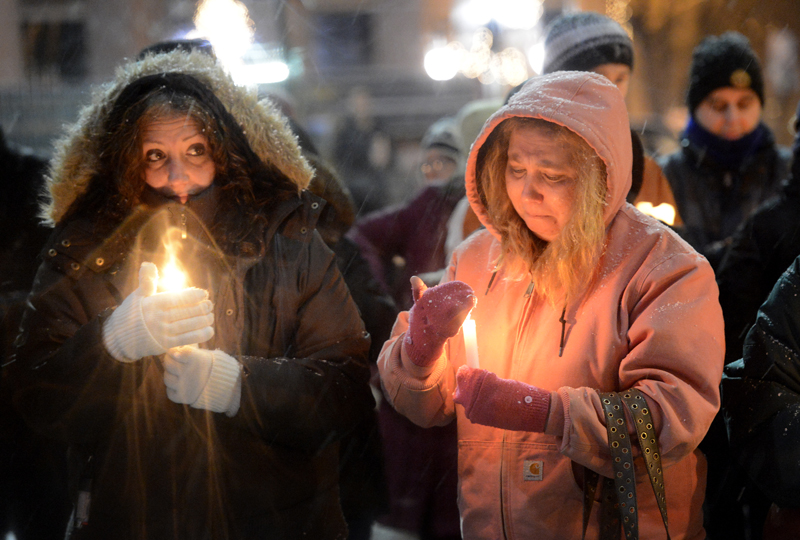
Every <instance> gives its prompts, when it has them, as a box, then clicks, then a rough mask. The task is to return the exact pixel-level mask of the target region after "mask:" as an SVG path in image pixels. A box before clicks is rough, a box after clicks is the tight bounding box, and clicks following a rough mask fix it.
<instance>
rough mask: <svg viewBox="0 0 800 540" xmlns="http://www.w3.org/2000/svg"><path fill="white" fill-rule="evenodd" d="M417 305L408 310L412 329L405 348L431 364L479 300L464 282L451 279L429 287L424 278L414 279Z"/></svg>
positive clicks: (414, 357) (426, 364) (408, 353)
mask: <svg viewBox="0 0 800 540" xmlns="http://www.w3.org/2000/svg"><path fill="white" fill-rule="evenodd" d="M411 284H412V288H413V291H414V305H413V306H412V307H411V310H410V311H409V312H408V331H407V332H406V336H405V339H404V340H403V348H404V350H405V354H406V356H407V357H408V359H409V360H411V361H412V362H414V364H416V365H418V366H420V367H429V366H431V365H433V363H434V362H435V361H436V359H438V358H439V357H440V356H441V355H442V351H443V350H444V342H445V341H447V339H448V338H450V337H453V336H454V335H456V334H457V333H458V329H459V328H461V325H462V324H463V323H464V319H466V318H467V315H468V314H469V312H470V310H471V309H472V308H473V307H474V306H475V302H477V299H476V298H475V293H473V292H472V288H471V287H470V286H469V285H467V284H466V283H464V282H462V281H448V282H447V283H442V284H441V285H437V286H435V287H431V288H430V289H427V287H426V286H425V284H424V283H422V280H421V279H419V278H417V277H416V276H414V277H413V278H411Z"/></svg>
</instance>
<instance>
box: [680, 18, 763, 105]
mask: <svg viewBox="0 0 800 540" xmlns="http://www.w3.org/2000/svg"><path fill="white" fill-rule="evenodd" d="M726 86H731V87H733V88H750V89H751V90H753V92H755V93H756V95H758V99H759V100H760V101H761V104H762V105H763V104H764V79H763V78H762V75H761V64H760V63H759V61H758V57H757V56H756V54H755V52H753V49H751V48H750V42H749V41H748V40H747V38H746V37H744V36H743V35H742V34H740V33H738V32H725V33H724V34H722V35H721V36H708V37H707V38H705V39H703V41H701V42H700V44H699V45H697V47H695V48H694V51H693V52H692V67H691V69H690V70H689V90H688V92H687V94H686V104H687V105H688V106H689V111H690V112H691V113H692V114H694V111H695V109H697V106H698V105H700V103H701V102H702V101H703V100H704V99H705V98H706V96H707V95H708V94H710V93H711V92H713V91H714V90H716V89H717V88H723V87H726Z"/></svg>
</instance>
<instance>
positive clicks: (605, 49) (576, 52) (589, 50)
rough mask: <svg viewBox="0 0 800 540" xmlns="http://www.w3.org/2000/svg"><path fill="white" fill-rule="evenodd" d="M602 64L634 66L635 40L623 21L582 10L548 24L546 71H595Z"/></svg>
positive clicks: (566, 14)
mask: <svg viewBox="0 0 800 540" xmlns="http://www.w3.org/2000/svg"><path fill="white" fill-rule="evenodd" d="M602 64H625V65H626V66H628V67H630V68H631V69H633V43H632V42H631V38H630V36H629V35H628V33H627V32H626V31H625V29H624V28H622V26H620V25H619V23H617V22H616V21H614V20H613V19H609V18H608V17H606V16H605V15H600V14H599V13H594V12H593V11H579V12H576V13H565V14H563V15H561V16H559V17H557V18H556V19H554V20H553V21H552V22H551V23H550V24H549V25H547V28H546V29H545V39H544V64H543V66H542V73H552V72H554V71H591V70H592V69H594V68H596V67H597V66H600V65H602Z"/></svg>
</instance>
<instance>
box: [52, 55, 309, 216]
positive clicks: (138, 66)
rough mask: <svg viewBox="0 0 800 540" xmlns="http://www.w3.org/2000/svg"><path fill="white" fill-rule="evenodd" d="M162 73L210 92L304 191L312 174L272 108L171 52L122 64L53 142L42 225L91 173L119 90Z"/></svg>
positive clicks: (210, 66)
mask: <svg viewBox="0 0 800 540" xmlns="http://www.w3.org/2000/svg"><path fill="white" fill-rule="evenodd" d="M166 72H180V73H185V74H187V75H192V76H194V77H195V78H197V79H198V80H199V81H201V82H202V83H204V84H205V85H207V86H208V87H209V88H211V90H212V91H213V92H214V94H216V96H217V97H218V98H219V100H220V101H221V102H222V103H223V105H225V107H226V108H227V109H228V111H230V113H231V114H232V115H233V117H234V118H236V120H237V121H238V122H239V125H240V126H241V127H242V129H243V130H244V132H245V135H246V136H247V139H248V141H249V143H250V146H251V147H252V148H253V150H254V151H255V153H256V154H257V155H258V156H259V157H260V158H261V159H262V160H263V161H264V162H266V163H271V164H273V165H274V166H275V167H277V168H278V169H279V170H280V171H281V172H283V173H284V174H285V175H286V176H287V177H289V179H290V180H291V181H292V182H293V183H294V184H295V185H296V186H297V189H298V191H300V190H302V189H304V188H305V187H306V186H308V183H309V182H310V181H311V177H312V176H313V174H314V170H313V168H312V167H311V166H310V165H309V164H308V162H307V161H306V160H305V158H304V157H303V156H302V154H301V152H300V148H299V147H298V145H297V138H296V137H295V136H294V134H293V133H292V131H291V129H290V128H289V126H288V123H287V121H286V118H285V117H284V116H283V115H282V114H281V113H280V112H279V110H278V109H277V107H274V106H272V105H271V103H270V102H269V101H267V100H261V101H259V100H258V98H257V96H256V93H255V92H251V91H248V90H246V89H244V88H242V87H239V86H236V85H234V84H233V81H232V80H231V78H230V77H229V76H228V75H227V74H226V73H225V72H224V70H223V69H222V68H221V67H220V66H219V65H218V64H217V63H216V61H215V60H214V59H213V58H211V57H210V56H208V55H207V54H205V53H201V52H192V53H185V52H182V51H175V52H171V53H167V54H159V55H148V56H146V57H145V58H144V59H142V60H141V61H138V62H130V63H127V64H125V65H123V66H122V67H120V68H118V69H117V72H116V76H115V80H114V82H112V83H110V84H106V85H103V86H100V87H98V88H96V89H95V90H94V91H93V93H92V103H91V104H90V105H88V106H87V107H85V108H84V109H83V110H82V111H81V113H80V116H79V118H78V121H77V122H76V123H75V124H74V125H72V126H70V127H69V128H68V129H67V131H66V133H65V134H64V135H63V136H62V137H61V138H60V139H59V140H58V141H56V143H55V152H54V155H53V159H52V160H51V162H50V170H49V172H48V174H47V177H46V186H45V188H46V193H45V195H46V201H45V202H44V203H43V204H42V206H41V208H40V216H41V217H42V219H44V220H45V222H46V223H48V224H49V225H54V224H55V223H58V221H59V220H60V219H61V218H62V217H63V216H64V213H65V212H66V211H67V209H68V208H69V205H70V204H72V202H73V201H74V200H75V199H76V198H77V197H78V196H79V195H80V194H81V193H83V192H84V190H85V189H86V185H87V184H88V182H89V180H90V179H91V178H92V176H93V175H94V174H95V173H96V171H97V169H98V163H97V156H98V150H97V142H98V140H99V136H100V130H101V129H102V125H103V122H104V121H105V119H106V117H107V116H108V114H109V112H110V111H111V108H112V106H113V104H114V101H115V100H116V99H117V97H118V96H119V94H120V93H121V92H122V90H123V89H124V88H125V87H126V86H128V85H129V84H130V83H132V82H133V81H135V80H137V79H139V78H141V77H145V76H147V75H155V74H158V73H166Z"/></svg>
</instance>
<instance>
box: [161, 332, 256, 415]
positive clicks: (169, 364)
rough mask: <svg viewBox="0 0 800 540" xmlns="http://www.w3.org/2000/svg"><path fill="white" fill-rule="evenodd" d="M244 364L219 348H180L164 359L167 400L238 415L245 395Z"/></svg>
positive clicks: (170, 351)
mask: <svg viewBox="0 0 800 540" xmlns="http://www.w3.org/2000/svg"><path fill="white" fill-rule="evenodd" d="M241 370H242V368H241V364H239V362H237V361H236V359H235V358H233V357H232V356H230V355H229V354H227V353H225V352H223V351H220V350H219V349H216V350H213V351H209V350H206V349H198V348H197V347H193V346H188V347H177V348H174V349H170V350H169V351H167V354H166V356H164V385H165V386H166V387H167V397H168V398H169V399H170V400H171V401H173V402H175V403H186V404H188V405H191V406H192V407H194V408H195V409H206V410H209V411H212V412H224V413H228V415H229V416H233V415H234V414H236V411H237V410H238V409H239V401H240V399H241V394H242V384H241V379H240V378H239V374H240V373H241Z"/></svg>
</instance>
